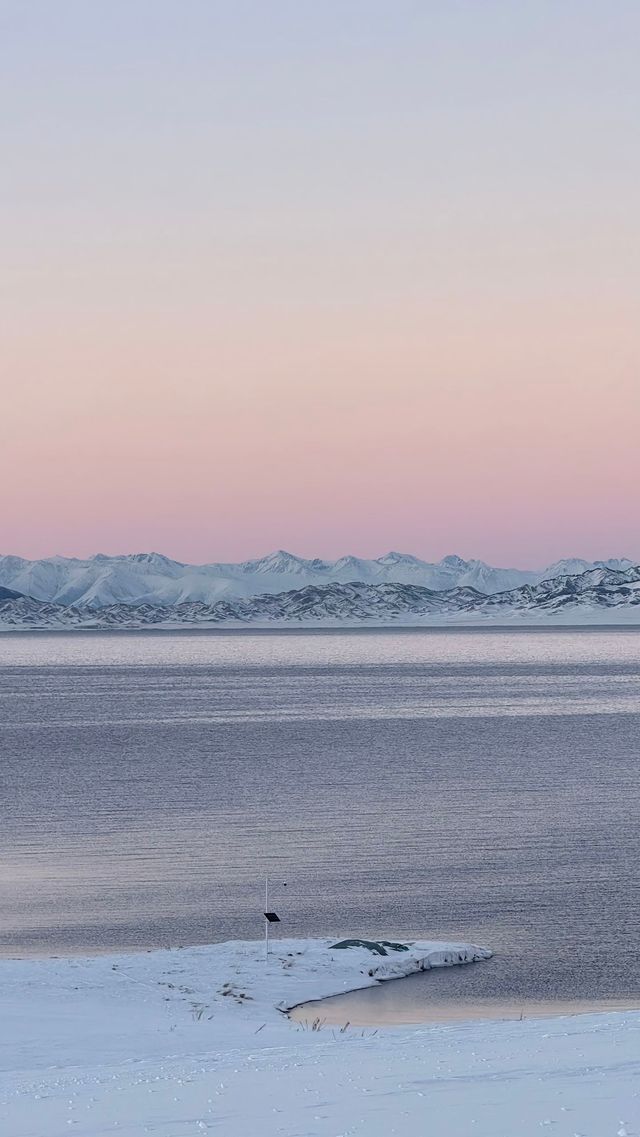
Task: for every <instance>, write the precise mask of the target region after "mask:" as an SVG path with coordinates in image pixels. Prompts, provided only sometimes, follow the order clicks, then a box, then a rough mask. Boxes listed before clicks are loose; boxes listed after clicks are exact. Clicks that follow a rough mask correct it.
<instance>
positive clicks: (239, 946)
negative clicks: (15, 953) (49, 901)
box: [0, 940, 640, 1137]
mask: <svg viewBox="0 0 640 1137" xmlns="http://www.w3.org/2000/svg"><path fill="white" fill-rule="evenodd" d="M263 951H264V949H263V945H262V944H259V943H230V944H219V945H215V946H213V947H208V948H190V949H184V950H180V949H178V950H174V951H165V952H152V953H140V954H138V955H120V956H109V957H106V956H103V957H97V958H94V959H64V960H62V959H55V960H5V961H2V962H0V1011H1V1013H0V1132H1V1133H2V1135H3V1137H61V1135H62V1134H69V1133H76V1134H78V1137H107V1135H109V1137H113V1135H114V1134H119V1135H120V1137H143V1135H144V1134H151V1135H154V1137H196V1135H198V1134H200V1135H202V1134H224V1135H225V1137H257V1135H258V1134H263V1135H264V1137H391V1135H394V1134H397V1135H406V1137H409V1135H414V1134H423V1133H424V1134H430V1135H433V1137H470V1135H474V1137H533V1135H534V1134H536V1135H538V1134H539V1133H540V1131H541V1129H542V1131H543V1132H546V1131H549V1132H550V1133H552V1134H555V1135H556V1137H580V1135H583V1137H609V1135H611V1137H636V1135H637V1134H638V1133H639V1132H640V1113H639V1109H638V1104H639V1094H640V1015H639V1014H637V1013H633V1012H625V1013H617V1014H604V1015H585V1016H578V1017H573V1018H559V1019H553V1020H546V1021H545V1020H537V1021H527V1020H525V1021H523V1022H483V1023H482V1022H481V1023H477V1022H475V1023H469V1024H462V1025H456V1026H455V1027H453V1026H446V1027H442V1026H438V1027H435V1026H434V1027H427V1028H419V1029H413V1030H409V1031H408V1030H407V1029H406V1028H402V1029H391V1030H389V1029H387V1030H385V1031H384V1032H377V1033H374V1032H372V1031H347V1032H346V1033H341V1032H336V1031H331V1030H326V1029H325V1030H319V1031H317V1032H314V1031H310V1030H303V1029H302V1028H300V1027H296V1026H295V1025H294V1024H292V1023H291V1022H290V1021H289V1020H288V1019H287V1018H286V1016H284V1015H282V1014H280V1013H279V1011H278V1010H277V1009H276V1008H277V1006H282V1005H287V1006H290V1005H291V1004H293V1003H296V1002H299V1001H301V1000H304V999H308V998H314V997H315V998H317V997H319V996H321V995H323V994H328V993H329V992H335V991H337V990H340V989H346V988H349V987H352V986H356V985H363V984H370V983H372V982H375V981H376V979H375V977H373V976H370V975H369V974H368V972H369V970H370V969H371V966H373V967H375V966H377V965H381V966H383V967H385V968H389V966H391V967H393V968H394V969H395V965H396V964H397V969H399V971H400V972H402V971H403V970H404V969H406V968H407V967H415V966H418V965H419V961H421V960H422V961H427V963H430V964H431V965H437V964H443V963H453V962H456V961H457V958H456V957H457V956H459V955H462V956H463V957H464V958H467V959H471V958H482V957H484V956H485V955H487V954H489V953H488V952H486V950H485V949H476V948H474V947H473V946H472V945H463V944H458V945H456V944H448V945H445V944H429V943H426V944H414V945H412V948H411V951H410V952H409V953H398V954H397V957H396V956H395V954H394V956H393V957H390V958H383V959H382V960H381V959H380V957H377V956H376V957H373V956H372V955H371V954H370V953H369V952H366V951H363V950H358V949H348V950H333V951H331V950H330V941H327V940H324V941H296V940H290V941H286V940H284V941H279V942H278V943H277V944H276V945H274V952H273V955H272V956H271V957H270V958H269V960H268V961H265V959H264V954H263ZM401 955H403V956H404V958H403V959H401ZM372 961H373V964H372Z"/></svg>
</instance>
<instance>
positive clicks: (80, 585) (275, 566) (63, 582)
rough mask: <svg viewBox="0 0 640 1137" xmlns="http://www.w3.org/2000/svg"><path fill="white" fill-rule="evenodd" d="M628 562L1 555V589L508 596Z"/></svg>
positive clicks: (130, 595) (86, 594) (91, 600)
mask: <svg viewBox="0 0 640 1137" xmlns="http://www.w3.org/2000/svg"><path fill="white" fill-rule="evenodd" d="M632 567H633V562H632V561H630V560H627V559H624V558H623V559H621V560H608V561H595V562H591V561H583V560H565V561H557V562H556V563H555V564H553V565H549V566H548V567H547V568H545V569H542V570H540V571H536V570H531V571H528V570H525V569H509V568H507V569H504V568H494V567H493V566H491V565H487V564H485V563H484V561H477V560H471V561H465V560H463V559H462V558H461V557H457V556H448V557H444V558H443V560H441V561H438V563H437V564H432V563H430V562H428V561H423V560H420V559H419V558H418V557H414V556H411V554H409V553H386V554H385V555H384V556H382V557H378V558H376V559H375V560H364V559H362V558H360V557H352V556H347V557H340V559H339V560H337V561H324V560H320V559H315V560H305V559H304V558H303V557H297V556H294V554H293V553H286V552H284V551H282V550H280V551H279V552H277V553H271V554H270V555H269V556H266V557H262V558H261V559H260V560H254V561H244V562H243V563H241V564H206V565H190V564H183V563H181V562H180V561H173V560H170V559H169V557H165V556H163V555H162V554H161V553H134V554H131V555H127V556H105V555H104V554H103V553H98V554H97V556H95V557H90V558H88V559H87V560H77V559H75V558H68V557H48V558H46V559H45V560H37V561H29V560H24V559H23V558H22V557H13V556H0V587H4V588H9V589H12V590H13V591H14V592H20V593H22V594H23V595H25V596H31V597H33V598H34V600H44V601H47V602H48V603H51V604H62V605H64V606H65V607H68V606H69V605H73V606H74V607H78V608H93V609H96V608H104V607H106V606H108V605H111V604H132V605H136V606H138V605H147V604H152V605H161V606H163V607H166V606H169V605H174V604H184V603H188V602H195V603H199V604H215V603H216V602H217V601H219V600H231V599H238V598H241V597H242V598H248V597H252V596H260V595H263V594H265V593H273V594H276V593H281V592H289V591H291V590H292V589H301V588H306V587H309V586H312V585H313V586H315V587H318V588H319V587H322V586H323V585H327V584H352V583H356V582H357V583H360V584H372V585H378V584H389V583H393V584H412V585H417V586H418V587H420V588H428V589H431V590H432V591H434V592H445V591H447V590H449V589H452V588H475V589H477V591H478V592H483V593H487V594H491V593H495V592H505V591H507V590H509V589H513V588H518V587H519V586H520V585H523V584H540V583H541V581H543V580H551V579H554V578H556V577H559V576H569V575H571V576H575V575H577V574H579V573H583V572H587V571H588V570H590V569H594V568H606V569H614V570H618V571H624V570H625V569H628V568H632Z"/></svg>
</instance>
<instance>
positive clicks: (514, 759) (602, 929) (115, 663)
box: [0, 629, 640, 999]
mask: <svg viewBox="0 0 640 1137" xmlns="http://www.w3.org/2000/svg"><path fill="white" fill-rule="evenodd" d="M0 748H1V750H0V952H2V953H3V954H5V955H17V954H26V953H47V954H50V953H64V952H86V951H94V950H104V949H121V948H143V947H153V946H168V945H178V944H192V943H202V942H208V941H212V940H219V939H226V938H239V937H252V938H253V937H257V936H260V935H261V933H262V921H261V914H262V907H263V890H264V875H265V872H266V871H268V872H269V874H270V876H271V878H272V906H273V907H274V908H275V909H276V911H277V912H278V913H279V914H280V916H281V917H282V925H281V928H282V932H283V934H290V935H299V934H300V935H302V934H304V935H325V934H328V935H334V934H335V935H336V936H338V935H339V936H346V935H371V936H381V935H386V936H403V935H404V936H412V935H413V936H420V937H425V938H439V937H442V938H446V937H455V938H464V939H470V940H474V941H476V942H480V943H484V944H487V945H489V946H490V947H492V948H493V949H494V950H495V951H496V953H497V955H496V959H495V960H493V961H492V962H491V963H490V964H486V965H484V964H483V965H479V966H477V967H472V968H469V969H457V970H458V971H459V972H463V971H467V970H468V975H467V977H466V978H465V977H463V976H462V974H460V975H458V976H457V977H453V971H455V970H456V969H453V971H452V972H448V977H440V979H439V980H438V983H439V997H440V995H441V996H442V997H444V998H446V997H449V994H448V992H450V997H451V998H461V997H466V996H465V995H464V990H463V991H462V994H461V992H460V987H461V985H462V987H463V988H464V985H465V984H469V983H472V982H473V983H476V984H480V985H481V991H480V995H481V996H483V997H484V996H486V997H501V998H510V997H513V998H520V997H523V998H525V997H532V996H534V997H537V998H550V999H553V998H563V999H583V998H602V999H607V998H627V997H630V998H637V997H638V996H640V951H639V945H640V911H639V901H640V893H639V863H640V826H639V806H640V764H639V754H640V633H638V632H636V631H634V630H632V629H629V630H615V631H612V630H605V629H601V630H593V631H592V630H575V631H574V630H570V629H567V630H559V631H544V630H540V631H525V630H518V631H488V630H484V629H483V630H474V631H411V632H398V631H393V632H381V633H377V632H352V633H350V632H335V633H332V632H327V633H304V634H303V633H299V634H272V633H268V634H255V633H233V634H223V633H193V632H188V633H174V634H171V633H144V634H104V633H103V634H78V633H74V634H70V635H59V634H56V635H38V634H33V635H4V636H2V637H0ZM284 881H286V882H287V886H286V888H285V887H284ZM485 968H486V970H484V969H485ZM474 975H476V976H479V977H480V976H482V978H477V979H473V976H474ZM487 984H489V989H487V986H486V985H487ZM447 985H448V986H447ZM392 986H393V985H392ZM477 993H478V992H477V991H476V994H477ZM467 995H468V992H467Z"/></svg>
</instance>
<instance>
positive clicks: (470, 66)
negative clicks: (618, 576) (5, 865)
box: [0, 0, 640, 565]
mask: <svg viewBox="0 0 640 1137" xmlns="http://www.w3.org/2000/svg"><path fill="white" fill-rule="evenodd" d="M269 7H270V6H269ZM480 7H482V13H481V12H480V11H479V8H480ZM418 8H420V6H418ZM509 8H510V10H509ZM129 11H130V10H129ZM190 11H191V19H190V20H189V21H186V20H184V21H181V20H179V19H178V18H177V14H178V6H177V5H175V6H174V5H172V4H170V3H166V4H165V3H161V4H158V5H152V4H151V3H148V4H147V3H146V0H144V2H141V3H139V4H138V5H137V6H136V8H135V16H134V18H132V19H126V16H127V7H126V6H125V5H124V4H123V5H120V4H118V3H116V4H115V5H114V7H113V11H110V12H108V13H107V12H103V13H102V14H101V15H100V17H99V18H98V16H97V14H96V9H94V11H93V13H90V12H88V11H87V8H86V7H84V6H82V5H76V4H75V3H70V4H69V5H68V6H65V7H64V8H63V9H62V10H60V9H58V12H57V14H56V18H55V19H53V18H52V9H51V8H50V7H49V6H47V5H45V4H41V5H40V4H34V5H30V6H28V8H24V9H23V10H22V12H20V11H19V10H18V9H17V8H16V9H14V10H13V11H12V13H11V15H10V16H7V17H6V19H7V22H8V25H9V26H8V41H9V55H10V60H11V65H10V67H9V68H8V72H7V73H6V74H5V75H4V78H3V80H2V83H3V87H6V88H7V90H6V91H0V94H3V95H4V96H5V97H6V98H8V99H9V105H10V106H11V107H12V108H13V112H14V113H13V115H12V124H11V126H10V127H9V129H8V135H9V137H8V140H7V144H6V146H5V153H8V154H9V155H10V158H11V161H10V162H9V169H10V171H11V172H10V175H9V178H8V186H7V187H6V189H5V191H3V192H4V194H5V196H7V195H8V197H9V202H8V204H9V206H10V211H9V220H8V222H5V225H6V230H5V232H4V233H3V246H4V249H5V268H4V269H3V273H6V286H5V287H3V306H2V310H3V315H2V331H1V340H2V356H1V366H2V396H1V401H0V478H1V479H2V480H1V484H2V486H3V491H4V492H3V506H2V512H1V515H0V519H1V528H0V552H2V553H17V554H21V555H24V556H34V557H35V556H46V555H51V554H54V553H60V554H66V555H82V556H84V555H89V554H91V553H94V552H97V551H103V552H114V553H115V552H133V551H139V550H149V549H158V550H160V551H162V552H165V553H167V554H169V555H173V556H176V557H178V558H179V559H183V560H195V561H209V560H235V559H242V558H245V557H248V556H253V555H260V554H262V553H264V552H266V551H268V550H271V549H274V548H278V547H285V548H289V549H291V550H292V551H295V552H298V553H300V554H303V555H314V556H315V555H320V556H334V555H339V554H341V553H344V552H353V553H359V554H362V555H379V554H380V553H382V552H384V551H386V550H388V549H391V548H394V549H401V550H404V551H411V552H415V553H417V554H419V555H422V556H425V557H427V558H429V559H437V558H439V557H440V556H442V555H444V554H445V553H448V552H453V551H455V552H458V553H460V554H462V555H464V556H479V557H482V558H484V559H486V560H489V561H493V562H494V563H511V564H523V565H524V564H532V565H533V564H536V565H538V564H540V565H542V564H544V563H547V562H549V561H550V560H552V559H555V558H556V557H559V556H561V555H584V556H590V557H597V556H613V555H626V556H631V557H639V558H640V533H639V532H638V504H637V502H638V488H637V487H638V438H639V437H640V375H639V367H638V365H639V362H640V332H639V325H638V296H639V295H640V290H639V287H638V286H639V285H640V269H639V265H640V256H639V254H640V247H639V246H640V223H639V222H638V215H637V182H638V174H639V173H640V159H639V158H638V153H637V147H635V146H633V145H632V142H633V137H634V135H633V131H634V130H635V125H634V107H636V108H637V98H638V95H639V94H640V83H639V81H638V78H637V69H636V67H635V62H634V59H633V52H632V51H631V49H630V47H629V46H628V45H629V44H630V43H632V42H634V40H633V35H632V33H633V32H635V33H637V32H638V31H640V18H639V15H638V9H637V8H636V7H635V6H630V5H627V4H624V3H620V4H619V5H617V4H616V3H613V4H612V5H611V6H608V7H607V11H608V13H609V16H607V13H605V10H604V7H603V6H602V5H597V4H595V3H594V4H593V5H592V4H589V3H587V4H580V5H577V4H573V3H568V4H567V5H563V7H562V10H561V11H560V10H559V9H558V8H557V6H553V7H552V6H551V5H549V6H547V5H546V4H545V3H538V4H536V5H533V4H532V5H531V6H529V5H528V4H524V5H521V6H515V5H514V6H512V7H510V6H508V5H507V6H505V5H499V4H497V3H496V4H494V3H488V4H487V6H486V7H485V6H484V5H483V6H478V7H476V6H474V5H467V4H462V5H460V6H457V5H451V4H444V3H443V4H438V3H436V4H434V5H433V7H431V6H429V5H425V6H423V8H421V10H420V11H418V10H417V8H416V6H415V5H414V4H410V3H408V2H407V3H400V4H397V3H396V4H394V5H391V4H385V3H378V2H377V0H372V3H371V4H370V5H368V6H367V7H366V12H367V14H368V16H369V18H368V20H367V21H366V26H365V24H364V23H363V20H364V14H365V8H364V7H361V6H360V5H358V4H355V5H354V6H353V8H349V13H350V14H349V17H348V18H343V17H344V11H345V9H344V6H342V5H338V4H337V3H336V4H333V3H329V4H327V5H326V6H323V10H322V12H316V13H315V14H313V15H312V14H311V12H312V9H311V8H305V12H304V14H303V13H301V10H300V9H292V8H291V6H290V5H287V4H284V3H275V4H274V6H273V8H272V9H271V18H270V19H269V20H267V19H266V18H265V10H264V8H263V7H261V6H259V5H257V3H256V4H251V3H246V4H241V5H239V6H238V8H237V11H236V12H235V13H233V14H231V13H229V12H228V11H227V12H225V13H221V12H220V11H219V10H218V9H217V6H215V5H207V4H199V3H194V4H193V7H192V8H191V9H190ZM578 13H581V17H580V20H579V21H578V25H576V23H575V17H576V16H577V15H578ZM585 13H586V20H585ZM552 15H553V19H552ZM481 17H482V18H481ZM487 20H488V21H489V27H488V28H487ZM607 20H608V22H607ZM247 21H249V22H248V23H247ZM602 21H604V24H603V23H602ZM247 27H250V28H251V29H252V35H251V36H250V37H249V41H248V42H247V36H246V30H247ZM576 27H577V28H578V30H577V31H576ZM636 42H637V40H636ZM5 216H6V211H5Z"/></svg>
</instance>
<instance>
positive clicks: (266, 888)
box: [264, 876, 269, 960]
mask: <svg viewBox="0 0 640 1137" xmlns="http://www.w3.org/2000/svg"><path fill="white" fill-rule="evenodd" d="M268 911H269V877H268V876H266V877H265V878H264V958H265V960H267V959H268V958H269V920H268V917H267V912H268Z"/></svg>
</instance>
